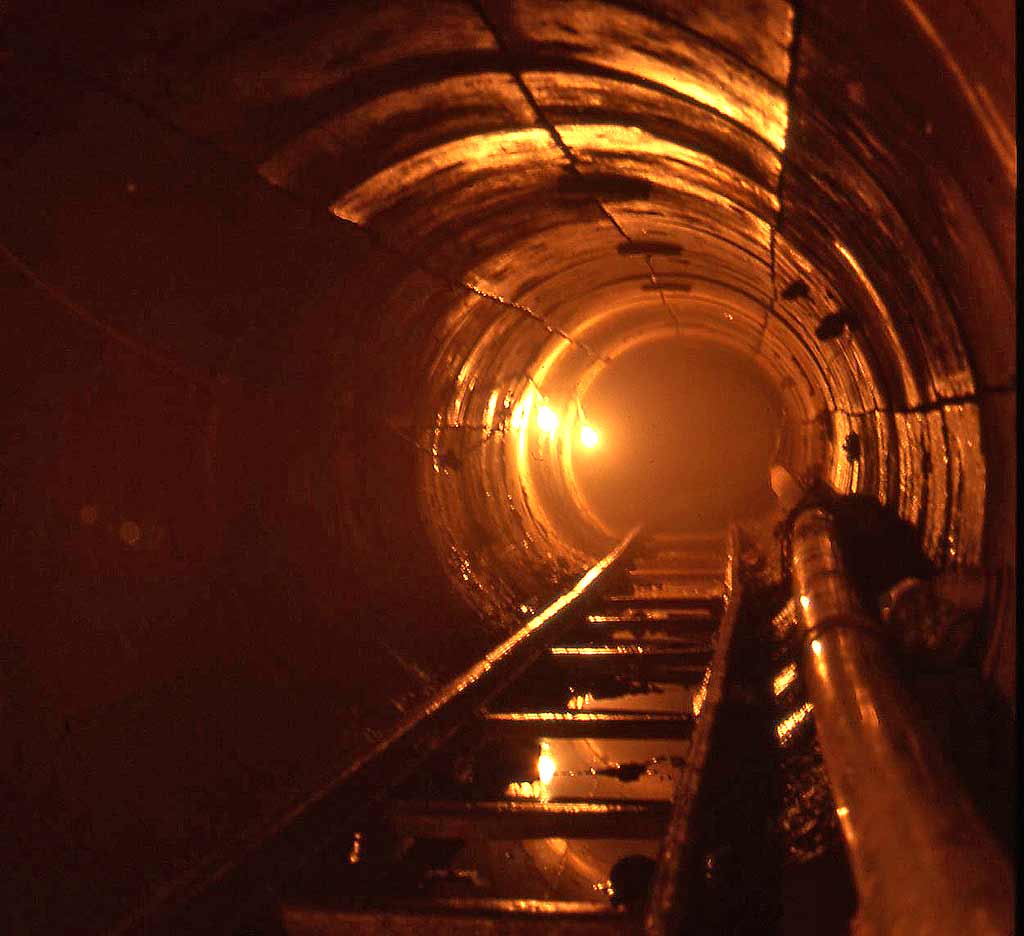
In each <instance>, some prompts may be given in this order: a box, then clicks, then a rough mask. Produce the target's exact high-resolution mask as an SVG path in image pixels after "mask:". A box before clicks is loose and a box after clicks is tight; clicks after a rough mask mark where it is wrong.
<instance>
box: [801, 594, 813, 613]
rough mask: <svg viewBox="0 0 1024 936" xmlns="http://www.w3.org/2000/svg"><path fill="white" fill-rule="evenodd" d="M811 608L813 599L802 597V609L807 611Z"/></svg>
mask: <svg viewBox="0 0 1024 936" xmlns="http://www.w3.org/2000/svg"><path fill="white" fill-rule="evenodd" d="M810 606H811V599H810V598H808V597H807V595H801V596H800V607H801V608H803V609H804V611H806V610H807V609H808V608H809V607H810Z"/></svg>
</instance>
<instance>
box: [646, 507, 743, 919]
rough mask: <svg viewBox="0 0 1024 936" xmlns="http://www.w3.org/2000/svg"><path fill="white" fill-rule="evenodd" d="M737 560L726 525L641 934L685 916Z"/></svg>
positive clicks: (734, 539) (734, 604)
mask: <svg viewBox="0 0 1024 936" xmlns="http://www.w3.org/2000/svg"><path fill="white" fill-rule="evenodd" d="M738 561H739V540H738V531H737V529H736V527H735V526H733V527H730V529H729V540H728V554H727V557H726V565H725V576H724V582H723V584H724V593H723V595H722V600H723V601H724V603H725V614H724V616H723V618H722V623H721V625H720V627H719V629H718V634H717V636H716V641H715V651H714V656H713V657H712V659H711V662H710V663H709V664H708V666H707V669H706V670H705V678H704V683H703V685H702V686H701V689H700V690H699V691H698V692H697V694H696V695H695V697H694V710H693V714H694V716H695V717H696V727H695V729H694V731H693V734H692V735H691V739H690V749H689V753H688V755H687V760H686V766H685V768H684V769H683V771H682V774H681V775H680V777H679V782H678V783H677V785H676V789H675V793H674V795H673V803H672V815H671V818H670V819H669V823H668V828H667V829H666V832H665V838H664V839H663V840H662V846H661V852H660V854H659V856H658V866H657V870H656V871H655V874H654V880H653V881H652V883H651V892H650V895H649V897H648V899H647V906H646V908H645V912H644V921H643V927H644V932H645V933H647V934H650V936H671V934H675V933H679V932H680V931H681V930H682V926H683V924H684V922H685V918H686V910H687V899H688V897H689V894H688V892H687V886H688V883H689V882H690V881H691V880H692V874H693V866H694V857H695V855H694V849H695V842H694V836H693V827H694V823H695V821H696V810H697V803H698V799H699V796H700V792H701V782H702V780H703V778H704V767H705V765H706V763H707V758H708V751H709V749H710V746H711V738H712V734H713V730H714V726H715V713H716V711H717V709H718V706H719V703H720V702H721V700H722V697H723V696H724V694H725V686H726V681H727V678H728V662H729V651H730V648H731V646H732V635H733V631H734V629H735V626H736V616H737V611H738V608H739V603H740V602H739V598H740V595H739V581H738V579H737V575H736V564H737V563H738Z"/></svg>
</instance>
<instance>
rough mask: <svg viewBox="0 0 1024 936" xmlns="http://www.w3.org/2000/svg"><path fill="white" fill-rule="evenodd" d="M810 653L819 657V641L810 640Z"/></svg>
mask: <svg viewBox="0 0 1024 936" xmlns="http://www.w3.org/2000/svg"><path fill="white" fill-rule="evenodd" d="M811 652H812V653H813V654H814V655H815V656H816V657H820V656H821V641H820V640H812V641H811Z"/></svg>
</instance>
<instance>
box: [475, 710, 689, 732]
mask: <svg viewBox="0 0 1024 936" xmlns="http://www.w3.org/2000/svg"><path fill="white" fill-rule="evenodd" d="M484 728H485V730H487V731H490V732H493V733H495V734H497V735H499V736H500V737H509V736H512V735H516V734H518V735H522V736H524V737H529V738H537V737H540V736H543V737H550V738H577V737H579V738H583V737H591V738H596V737H601V738H676V737H686V736H687V735H688V734H689V733H690V732H691V731H692V730H693V718H692V717H690V716H689V715H688V714H685V713H684V714H682V715H668V714H664V713H660V712H658V713H656V712H637V713H622V712H595V711H586V712H490V713H488V714H487V715H486V717H485V718H484Z"/></svg>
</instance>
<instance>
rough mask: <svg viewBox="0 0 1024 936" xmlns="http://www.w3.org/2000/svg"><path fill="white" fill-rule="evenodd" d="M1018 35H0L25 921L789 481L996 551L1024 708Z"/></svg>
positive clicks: (723, 23)
mask: <svg viewBox="0 0 1024 936" xmlns="http://www.w3.org/2000/svg"><path fill="white" fill-rule="evenodd" d="M1012 13H1013V6H1012V4H1009V3H1004V2H995V0H985V2H982V0H971V2H961V3H953V2H947V0H880V2H876V3H870V4H869V3H861V2H857V3H842V4H840V3H828V2H824V0H797V2H795V3H790V2H786V0H717V2H714V3H706V4H703V3H692V2H684V0H564V2H557V3H542V2H539V0H431V2H415V0H396V2H390V3H376V2H372V0H365V2H348V3H343V4H329V3H323V2H316V0H231V2H228V3H223V4H217V5H211V4H205V3H202V2H198V0H186V2H183V3H171V2H167V0H151V2H147V3H141V4H112V5H105V6H102V7H101V8H97V7H95V6H94V5H89V4H68V3H57V2H53V0H37V2H35V3H31V4H28V3H26V4H17V3H15V4H14V5H13V6H12V8H10V9H9V10H8V11H7V12H6V13H4V14H0V23H2V24H3V45H2V47H0V48H2V50H3V52H2V55H0V68H2V70H3V73H4V78H5V85H6V87H7V93H6V94H5V95H4V100H3V103H2V104H0V115H2V116H0V134H2V138H3V144H2V147H0V172H2V176H3V182H2V190H3V192H4V194H5V207H6V210H5V211H4V213H3V221H2V226H3V232H2V236H0V276H2V279H3V284H4V297H5V313H4V323H5V341H4V342H3V352H2V357H3V371H2V372H3V376H4V384H5V386H6V387H7V388H8V389H7V391H6V392H5V394H4V398H5V401H6V406H5V408H4V423H5V429H6V433H5V435H6V437H7V443H6V444H5V447H4V449H5V450H4V456H3V465H4V478H5V484H4V486H3V487H4V490H3V499H4V514H5V516H6V520H7V522H6V523H5V527H6V535H5V542H4V547H5V548H4V552H5V561H4V565H5V567H6V575H5V579H6V587H7V600H6V602H5V605H6V612H7V613H6V614H5V615H4V617H5V618H6V621H5V624H4V629H3V654H2V657H0V665H2V667H3V688H2V695H0V701H2V707H0V712H2V713H3V723H4V730H3V739H4V741H3V749H2V761H0V763H2V765H3V775H4V777H5V783H4V785H5V787H6V788H7V790H8V793H7V796H8V802H9V803H10V804H11V806H10V808H8V809H6V810H5V819H4V822H5V824H6V825H7V826H8V829H7V830H6V832H5V833H4V835H3V837H4V838H5V839H6V841H7V842H8V845H9V847H10V849H11V852H12V856H13V857H11V858H10V859H9V860H8V862H7V864H8V867H17V868H19V869H20V870H19V871H18V872H17V873H16V874H14V875H12V876H10V879H9V880H10V883H9V885H8V886H9V888H10V889H11V893H8V894H7V895H6V896H5V900H4V902H5V904H6V907H7V912H8V913H9V914H11V915H12V917H11V920H10V927H11V928H10V929H9V931H10V932H19V933H20V932H25V933H28V932H71V931H74V932H82V933H92V932H97V933H98V932H108V931H114V928H115V927H116V926H117V925H118V924H119V921H123V920H125V919H129V918H130V917H131V914H132V913H133V912H134V911H136V909H137V908H138V907H140V906H143V905H145V903H146V901H148V900H152V899H154V897H155V896H156V895H159V894H160V893H161V892H162V889H165V888H167V887H168V886H171V885H172V884H173V883H174V882H176V881H180V880H183V879H188V877H189V875H194V874H196V873H198V872H199V871H200V870H201V869H203V868H204V867H209V866H210V863H211V862H215V861H216V860H217V856H218V855H222V854H224V853H225V852H226V851H229V850H230V849H231V848H236V847H240V846H241V845H242V844H244V843H245V842H246V841H247V840H248V838H247V837H250V836H252V835H253V834H254V832H253V830H256V829H260V828H263V827H266V826H268V825H271V824H273V823H274V822H276V821H277V820H278V819H279V817H280V816H282V815H284V814H286V813H287V811H288V809H289V808H290V806H291V805H292V804H294V803H295V802H296V801H297V800H299V799H301V798H302V797H304V796H308V795H310V794H311V793H312V792H313V791H315V790H316V789H317V788H318V787H319V786H321V785H323V784H324V783H326V782H327V781H328V780H329V779H330V777H332V776H333V775H335V774H336V773H337V772H338V771H339V770H340V769H342V768H343V767H344V766H345V765H346V764H348V763H350V762H351V761H352V760H353V759H354V758H356V757H357V756H359V754H360V752H362V751H364V750H365V749H366V748H367V746H368V745H372V744H373V743H374V742H375V741H376V740H379V739H380V738H381V737H382V736H383V735H384V734H385V733H386V732H387V731H388V729H389V728H390V727H392V726H393V725H394V724H396V722H397V721H398V720H399V719H400V718H401V717H402V716H403V715H404V714H405V713H408V712H409V711H411V710H414V709H415V708H416V707H417V706H419V705H422V704H424V702H425V700H427V699H429V698H430V696H431V694H432V693H433V692H434V691H436V689H437V688H438V687H439V686H440V685H441V684H442V683H443V682H444V681H445V680H447V679H449V678H451V677H452V676H454V675H455V674H457V673H458V672H460V671H461V670H462V669H464V668H465V667H466V666H468V665H469V664H470V663H472V662H473V661H474V660H475V659H477V658H479V657H480V656H482V655H483V654H484V653H486V652H487V651H488V650H489V649H490V648H491V647H493V646H494V645H495V644H496V643H498V642H499V641H501V640H502V639H504V638H505V637H506V636H507V635H508V634H509V633H510V632H511V631H512V630H513V629H514V628H515V627H516V626H517V623H518V622H521V621H522V620H523V619H524V617H528V616H529V615H530V614H531V613H533V612H534V611H536V610H537V609H538V608H540V607H542V606H543V604H544V603H545V602H546V601H547V600H549V599H550V598H551V597H552V596H553V595H555V594H557V593H558V591H559V589H561V588H563V587H564V586H565V585H566V584H567V583H569V582H571V581H573V580H574V578H576V577H578V576H579V575H580V574H581V572H582V571H583V570H585V569H586V568H588V567H589V566H591V565H592V564H593V563H594V562H595V561H596V560H597V559H598V558H600V557H601V556H602V555H604V554H605V553H607V552H608V550H609V549H611V548H612V546H614V544H615V543H616V542H617V541H618V540H619V539H620V538H621V537H622V536H623V535H624V534H625V533H626V532H627V531H628V529H629V528H630V527H631V526H632V525H633V523H634V522H636V523H645V524H647V525H648V526H650V525H652V524H654V525H656V524H657V523H658V522H659V521H660V522H662V523H664V524H666V525H668V526H678V527H686V528H692V529H712V528H717V527H724V526H725V524H726V523H727V522H728V521H729V520H731V519H737V518H740V519H746V520H748V521H749V522H750V523H751V524H754V525H755V526H756V525H757V524H761V525H762V526H765V527H767V526H770V523H771V522H772V518H774V517H776V516H777V514H776V513H773V511H776V512H777V511H778V499H777V497H776V496H775V494H774V493H773V490H772V485H771V477H770V472H771V471H772V469H773V468H775V469H783V470H784V474H785V475H786V476H787V477H789V478H791V479H793V480H794V481H795V483H796V484H797V485H799V486H802V487H805V486H807V485H810V484H811V483H812V482H814V481H819V482H824V483H825V484H827V485H828V486H829V487H830V488H831V489H833V490H834V491H835V492H837V493H839V494H861V495H865V496H868V497H871V498H874V499H877V500H878V501H879V502H881V503H882V504H885V505H888V506H890V507H892V508H893V509H894V510H895V511H897V512H898V514H899V515H900V517H902V518H903V519H904V520H906V521H907V522H908V523H910V524H912V525H913V526H914V528H915V529H916V530H917V531H918V533H919V535H920V538H921V542H922V544H923V548H924V551H925V552H926V554H927V556H928V557H929V558H930V559H931V560H932V561H933V562H934V563H935V564H936V566H937V567H938V568H940V569H956V568H977V569H981V570H983V572H984V576H985V582H986V609H987V614H986V632H985V653H984V665H983V670H984V672H983V677H984V679H985V680H986V681H987V682H988V683H989V684H990V685H991V686H992V687H994V689H995V690H996V691H998V693H1000V694H1001V696H1002V697H1003V698H1004V699H1005V700H1007V701H1008V703H1011V704H1012V701H1013V699H1014V698H1015V693H1016V684H1015V665H1016V664H1015V658H1016V638H1015V628H1016V623H1015V614H1016V572H1015V569H1016V540H1015V536H1016V529H1015V505H1016V488H1015V485H1016V442H1017V440H1016V425H1017V411H1016V302H1015V299H1016V293H1015V266H1016V265H1015V201H1016V141H1015V129H1014V127H1015V118H1014V113H1015V98H1014V90H1013V87H1014V86H1013V82H1012V77H1013V68H1014V45H1013V36H1014V28H1013V27H1014V22H1013V15H1012ZM659 459H660V461H659ZM656 462H657V464H656ZM630 498H632V500H630ZM69 921H73V922H69Z"/></svg>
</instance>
